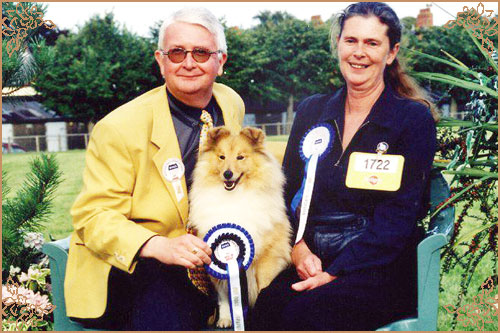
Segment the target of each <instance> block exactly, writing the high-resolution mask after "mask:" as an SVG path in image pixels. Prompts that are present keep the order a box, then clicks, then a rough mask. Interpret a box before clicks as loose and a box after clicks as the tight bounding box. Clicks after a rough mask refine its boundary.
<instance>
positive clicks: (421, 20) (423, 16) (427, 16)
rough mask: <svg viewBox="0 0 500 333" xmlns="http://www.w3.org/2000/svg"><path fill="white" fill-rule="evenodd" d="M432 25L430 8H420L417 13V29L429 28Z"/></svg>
mask: <svg viewBox="0 0 500 333" xmlns="http://www.w3.org/2000/svg"><path fill="white" fill-rule="evenodd" d="M433 25H434V23H433V19H432V13H431V9H430V7H429V6H428V7H427V8H425V9H420V12H419V13H418V16H417V23H416V26H417V29H422V28H429V27H432V26H433Z"/></svg>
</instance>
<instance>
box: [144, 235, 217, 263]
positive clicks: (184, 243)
mask: <svg viewBox="0 0 500 333" xmlns="http://www.w3.org/2000/svg"><path fill="white" fill-rule="evenodd" d="M211 255H212V249H211V248H210V247H209V246H208V245H207V243H205V242H204V241H202V240H201V239H199V238H198V237H196V236H193V235H190V234H188V235H183V236H179V237H175V238H167V237H163V236H154V237H152V238H150V239H149V240H148V241H147V242H146V243H145V244H144V246H143V247H142V249H141V251H140V253H139V256H140V257H143V258H155V259H156V260H158V261H160V262H162V263H164V264H167V265H179V266H184V267H186V268H195V267H196V266H202V265H203V264H207V265H209V264H210V263H211V262H212V260H211V259H210V256H211Z"/></svg>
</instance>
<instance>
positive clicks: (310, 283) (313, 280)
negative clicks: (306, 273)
mask: <svg viewBox="0 0 500 333" xmlns="http://www.w3.org/2000/svg"><path fill="white" fill-rule="evenodd" d="M336 278H337V277H336V276H333V275H330V274H328V273H327V272H322V273H319V274H317V275H315V276H313V277H310V278H308V279H306V280H304V281H300V282H297V283H294V284H292V289H293V290H295V291H304V290H312V289H314V288H317V287H321V286H322V285H324V284H327V283H329V282H332V281H333V280H335V279H336Z"/></svg>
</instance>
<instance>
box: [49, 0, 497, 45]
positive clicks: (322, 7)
mask: <svg viewBox="0 0 500 333" xmlns="http://www.w3.org/2000/svg"><path fill="white" fill-rule="evenodd" d="M350 3H352V2H209V1H207V2H50V3H47V4H48V9H47V12H46V14H45V17H44V18H45V19H50V20H52V21H53V22H54V24H56V25H57V26H59V28H60V29H69V30H71V31H77V27H78V26H82V25H83V24H84V23H85V22H86V21H87V20H88V19H89V18H90V17H91V16H93V15H94V14H100V15H103V14H104V13H106V12H113V13H114V15H115V19H116V20H117V21H118V22H120V23H121V24H123V25H124V26H125V27H126V28H127V29H128V30H129V31H132V32H134V33H136V34H138V35H141V36H144V37H147V36H148V35H149V27H151V26H152V25H153V24H154V23H155V22H157V21H163V20H164V18H165V17H166V16H168V15H169V14H170V13H172V12H173V11H176V10H178V9H181V8H184V7H205V8H207V9H209V10H210V11H212V13H214V15H215V16H216V17H217V18H224V19H225V21H226V23H227V25H228V26H231V27H232V26H238V27H240V28H243V29H247V28H250V27H252V26H254V25H256V24H257V23H258V21H257V20H256V19H253V17H254V16H256V15H257V14H259V12H261V11H264V10H269V11H272V12H275V11H286V12H288V13H290V14H292V15H293V16H295V17H297V18H298V19H302V20H310V19H311V16H314V15H321V19H322V20H323V21H326V20H327V19H328V18H330V17H331V15H333V14H336V13H338V12H339V11H341V10H342V9H344V8H345V7H347V5H348V4H350ZM482 3H483V4H484V7H485V9H486V10H488V9H489V10H493V11H494V12H495V13H496V14H497V13H498V3H497V2H482ZM478 4H479V1H477V0H476V1H463V2H435V3H430V2H390V3H389V5H390V6H391V7H392V8H393V9H394V10H395V11H396V14H397V15H398V16H399V18H400V19H401V18H403V17H406V16H412V17H417V15H418V12H419V10H420V9H424V8H426V6H427V5H431V7H430V8H431V12H432V14H433V18H434V25H443V24H445V23H446V22H447V21H448V20H450V19H454V18H453V17H452V16H451V15H450V14H453V15H455V16H456V14H457V13H458V12H460V11H462V10H463V7H464V6H469V7H475V8H476V7H477V5H478ZM439 7H441V8H442V9H441V8H439ZM443 9H444V10H443ZM445 11H447V12H448V13H450V14H448V13H446V12H445Z"/></svg>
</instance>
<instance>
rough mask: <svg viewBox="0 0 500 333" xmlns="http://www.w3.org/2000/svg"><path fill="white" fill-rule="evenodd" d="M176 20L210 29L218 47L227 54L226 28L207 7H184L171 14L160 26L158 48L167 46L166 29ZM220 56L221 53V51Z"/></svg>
mask: <svg viewBox="0 0 500 333" xmlns="http://www.w3.org/2000/svg"><path fill="white" fill-rule="evenodd" d="M174 22H185V23H191V24H198V25H201V26H202V27H204V28H205V29H207V30H208V31H210V33H211V34H212V36H214V39H215V43H216V45H217V49H218V50H221V51H222V53H224V54H227V44H226V36H225V35H224V28H223V27H222V24H220V22H219V21H218V20H217V18H216V17H215V16H214V14H212V13H211V12H210V11H209V10H207V9H205V8H184V9H181V10H178V11H176V12H175V13H173V14H172V15H170V16H169V17H168V18H167V19H166V20H165V21H163V24H162V25H161V27H160V33H159V36H158V48H159V49H160V50H163V48H164V47H165V44H164V43H165V31H166V30H167V28H168V27H169V26H170V25H171V24H172V23H174ZM219 57H221V54H220V53H219Z"/></svg>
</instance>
